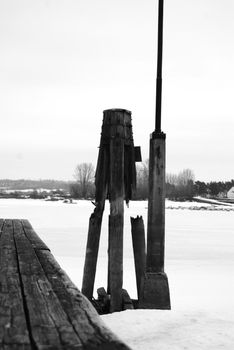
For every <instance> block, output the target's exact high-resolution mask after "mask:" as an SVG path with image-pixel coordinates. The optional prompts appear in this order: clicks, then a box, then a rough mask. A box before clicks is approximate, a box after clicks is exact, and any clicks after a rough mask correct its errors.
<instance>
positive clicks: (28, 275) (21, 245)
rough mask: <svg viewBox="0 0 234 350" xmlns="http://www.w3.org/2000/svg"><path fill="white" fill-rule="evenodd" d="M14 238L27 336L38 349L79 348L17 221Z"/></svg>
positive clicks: (77, 339) (76, 338)
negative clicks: (29, 335)
mask: <svg viewBox="0 0 234 350" xmlns="http://www.w3.org/2000/svg"><path fill="white" fill-rule="evenodd" d="M14 237H15V242H16V248H17V253H18V259H19V269H20V274H21V278H22V283H23V292H24V295H25V300H26V304H27V312H28V316H29V322H30V327H31V334H32V338H33V341H34V342H35V344H36V346H37V347H38V349H43V347H44V346H47V347H48V346H54V347H55V346H56V347H57V349H63V348H64V347H65V348H68V347H71V346H72V347H73V348H74V349H75V348H77V349H79V348H81V343H80V341H79V338H78V336H77V335H76V334H74V330H73V327H72V326H71V324H70V323H69V321H68V319H67V315H66V313H65V311H64V310H63V308H62V307H61V304H60V301H59V300H58V298H57V296H56V294H55V293H54V291H53V288H52V287H51V285H50V283H49V281H48V279H47V278H46V276H45V273H44V270H43V268H42V266H41V264H40V262H39V260H38V258H37V255H36V253H35V251H34V250H33V249H32V245H31V242H30V241H29V240H28V239H27V237H26V236H25V234H24V230H23V226H22V224H21V222H20V221H14Z"/></svg>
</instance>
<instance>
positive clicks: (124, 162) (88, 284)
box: [82, 109, 139, 312]
mask: <svg viewBox="0 0 234 350" xmlns="http://www.w3.org/2000/svg"><path fill="white" fill-rule="evenodd" d="M138 151H139V150H138ZM138 153H139V152H138ZM95 185H96V193H95V204H96V205H97V208H96V209H95V210H94V213H93V214H92V215H91V218H90V223H89V233H88V242H87V248H86V260H85V267H84V276H83V287H82V292H83V294H85V295H86V296H87V297H88V298H89V299H91V298H92V295H93V286H94V278H95V272H96V263H97V254H98V247H99V237H100V230H101V220H102V214H103V210H104V202H105V199H106V198H108V199H109V202H110V215H109V238H108V286H107V293H108V294H109V295H110V311H111V312H114V311H121V310H122V306H123V297H122V285H123V226H124V219H123V217H124V200H125V201H126V203H128V202H129V200H130V199H131V197H132V190H133V189H134V188H135V185H136V168H135V149H134V144H133V135H132V123H131V112H130V111H127V110H125V109H108V110H105V111H104V112H103V124H102V134H101V142H100V149H99V156H98V162H97V169H96V174H95Z"/></svg>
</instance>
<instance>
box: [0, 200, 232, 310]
mask: <svg viewBox="0 0 234 350" xmlns="http://www.w3.org/2000/svg"><path fill="white" fill-rule="evenodd" d="M93 208H94V207H93V204H92V203H91V202H89V201H78V203H77V204H65V203H62V202H45V201H41V200H17V199H15V200H14V199H1V200H0V217H3V218H7V217H9V218H27V219H28V220H29V221H30V222H31V224H32V226H33V227H34V229H35V230H36V232H37V233H38V234H39V235H40V237H41V238H42V239H43V240H44V241H45V242H46V243H47V244H48V246H49V247H50V249H51V251H52V253H53V254H54V256H55V257H56V259H57V260H58V261H59V263H60V264H61V265H62V267H63V268H64V269H65V270H66V272H67V273H68V274H69V275H70V277H71V279H72V280H73V282H75V283H76V285H77V286H78V287H79V288H81V281H82V273H83V264H84V255H85V247H86V239H87V232H88V222H89V216H90V215H91V213H92V211H93ZM108 213H109V204H108V202H107V204H106V210H105V214H104V220H103V226H102V235H101V243H100V251H99V259H98V268H97V278H96V280H97V283H96V286H97V287H101V286H104V287H105V286H106V278H107V277H106V275H107V274H106V270H107V226H108ZM136 215H142V216H143V218H144V222H145V226H146V221H147V203H146V202H143V201H142V202H131V203H130V207H129V208H127V207H126V208H125V232H124V234H125V241H124V287H125V288H126V289H127V290H128V291H129V292H130V293H131V296H132V297H136V289H135V275H134V265H133V254H132V243H131V227H130V216H134V217H135V216H136ZM233 225H234V212H225V211H201V210H188V209H184V210H172V209H167V210H166V259H165V271H166V273H167V274H168V277H169V283H170V289H171V299H172V305H179V304H181V303H182V304H187V305H190V306H191V307H192V305H193V303H194V299H197V298H199V300H200V303H201V304H204V306H205V305H207V304H208V305H210V306H211V304H214V305H215V307H216V308H217V307H223V306H224V304H226V303H228V304H229V305H230V302H231V303H233V304H232V305H234V302H232V300H230V297H231V295H234V283H233V273H234V231H233ZM188 280H189V283H187V281H188ZM231 299H234V298H233V297H232V298H231ZM195 304H196V303H195Z"/></svg>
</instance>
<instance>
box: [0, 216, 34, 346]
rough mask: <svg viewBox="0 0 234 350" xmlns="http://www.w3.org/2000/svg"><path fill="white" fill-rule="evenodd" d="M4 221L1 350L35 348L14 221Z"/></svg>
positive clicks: (0, 277) (0, 282)
mask: <svg viewBox="0 0 234 350" xmlns="http://www.w3.org/2000/svg"><path fill="white" fill-rule="evenodd" d="M3 223H4V221H3V220H1V222H0V227H1V231H2V233H1V236H0V348H1V349H4V350H8V349H11V350H14V349H15V350H16V349H17V350H18V349H19V350H21V349H22V350H23V349H24V350H28V349H31V344H30V339H29V334H28V330H27V322H26V316H25V311H24V307H23V297H22V290H21V284H20V279H19V275H18V263H17V257H16V251H15V244H14V239H13V227H12V221H11V220H6V221H5V224H4V226H3Z"/></svg>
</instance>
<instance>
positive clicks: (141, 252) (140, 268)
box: [131, 216, 146, 300]
mask: <svg viewBox="0 0 234 350" xmlns="http://www.w3.org/2000/svg"><path fill="white" fill-rule="evenodd" d="M131 228H132V245H133V253H134V262H135V271H136V282H137V294H138V300H139V299H140V294H141V290H142V283H143V281H144V275H145V265H146V248H145V228H144V222H143V219H142V216H137V217H136V218H132V217H131Z"/></svg>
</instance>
